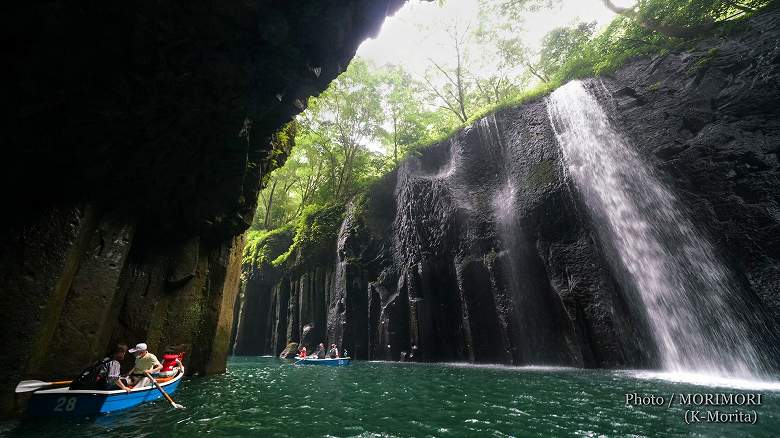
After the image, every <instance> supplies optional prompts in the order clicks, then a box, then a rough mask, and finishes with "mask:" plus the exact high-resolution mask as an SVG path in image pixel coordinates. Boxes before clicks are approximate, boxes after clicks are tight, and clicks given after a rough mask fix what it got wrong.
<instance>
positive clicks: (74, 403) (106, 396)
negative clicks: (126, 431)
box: [27, 370, 184, 417]
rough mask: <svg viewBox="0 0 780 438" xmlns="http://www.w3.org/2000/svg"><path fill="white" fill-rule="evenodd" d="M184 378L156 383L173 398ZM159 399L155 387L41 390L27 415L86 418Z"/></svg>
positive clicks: (178, 377)
mask: <svg viewBox="0 0 780 438" xmlns="http://www.w3.org/2000/svg"><path fill="white" fill-rule="evenodd" d="M183 375H184V372H183V371H182V370H179V372H178V373H177V374H175V375H173V376H171V377H162V378H157V379H156V380H157V382H158V383H159V384H160V387H162V388H163V389H164V390H165V392H167V393H168V394H171V393H173V392H174V391H176V388H178V387H179V383H180V382H181V379H182V376H183ZM159 398H162V393H160V391H159V390H158V389H157V387H155V386H154V385H152V386H145V387H143V388H133V389H132V390H130V392H129V393H128V392H125V391H124V390H123V389H118V390H112V391H101V390H95V389H70V388H55V389H39V390H37V391H35V392H33V393H32V396H31V398H30V401H29V402H28V404H27V415H29V416H34V417H39V416H64V417H83V416H92V415H99V414H108V413H111V412H116V411H121V410H123V409H129V408H132V407H134V406H138V405H140V404H141V403H146V402H149V401H152V400H157V399H159Z"/></svg>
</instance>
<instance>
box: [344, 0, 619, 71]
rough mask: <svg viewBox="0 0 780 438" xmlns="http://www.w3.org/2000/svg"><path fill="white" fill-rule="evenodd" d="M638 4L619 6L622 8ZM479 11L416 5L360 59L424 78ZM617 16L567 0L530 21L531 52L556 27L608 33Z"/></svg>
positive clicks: (452, 4)
mask: <svg viewBox="0 0 780 438" xmlns="http://www.w3.org/2000/svg"><path fill="white" fill-rule="evenodd" d="M632 3H633V1H632V0H617V1H615V4H617V5H620V6H626V5H630V4H632ZM478 10H479V7H478V1H477V0H446V1H445V3H444V5H443V6H438V5H437V4H436V2H424V1H420V0H411V1H409V2H408V3H407V4H406V5H405V6H404V7H403V8H402V9H401V10H400V11H398V12H397V13H396V14H395V15H394V16H392V17H388V18H387V19H386V20H385V23H384V24H383V25H382V29H381V31H380V33H379V35H377V37H376V38H374V39H369V40H366V41H365V42H363V44H362V45H361V46H360V48H359V49H358V52H357V55H358V56H360V57H362V58H365V59H369V60H371V61H373V62H374V63H375V64H376V65H384V64H388V63H389V64H401V65H403V66H405V67H406V69H407V71H409V72H410V73H412V74H413V75H417V76H421V75H423V74H424V73H425V70H426V68H427V67H428V66H429V65H430V61H429V60H428V58H429V57H430V58H433V59H436V55H437V54H438V53H442V52H449V51H451V49H449V47H450V46H449V45H448V42H449V36H448V35H447V33H446V32H445V30H444V28H446V27H447V26H449V25H451V23H453V22H455V21H457V22H458V24H459V26H467V25H468V24H469V23H474V26H476V17H477V11H478ZM614 16H615V15H614V13H612V12H611V11H609V10H608V9H607V8H606V7H604V4H603V3H602V0H563V1H562V5H561V7H560V8H555V9H553V10H544V11H539V12H535V13H529V14H528V15H526V20H525V24H524V28H525V33H524V36H525V38H524V41H525V43H526V44H527V45H528V46H529V47H531V48H538V46H539V44H540V42H541V40H542V38H543V37H544V35H545V34H546V33H547V32H549V31H550V30H552V29H554V28H556V27H561V26H566V25H570V24H573V23H575V22H577V21H581V22H591V21H596V22H597V26H598V27H599V28H603V27H604V26H606V25H607V24H609V22H610V21H612V19H613V18H614Z"/></svg>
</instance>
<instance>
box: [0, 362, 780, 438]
mask: <svg viewBox="0 0 780 438" xmlns="http://www.w3.org/2000/svg"><path fill="white" fill-rule="evenodd" d="M769 386H770V387H771V388H772V390H769V389H767V385H764V386H761V385H759V386H758V387H756V388H753V389H750V390H736V389H728V388H718V387H708V386H699V385H691V384H682V383H671V382H668V381H663V380H656V379H650V378H637V377H636V376H635V375H634V373H631V372H627V371H604V370H600V371H591V370H574V369H557V368H509V367H500V366H465V365H455V364H452V365H447V364H401V363H380V362H355V363H353V365H350V366H348V367H338V368H331V367H314V366H307V367H300V366H293V365H291V363H290V362H286V361H281V360H278V359H274V358H257V357H252V358H233V359H231V361H230V362H229V364H228V373H227V374H225V375H220V376H209V377H202V378H198V377H195V378H191V379H189V380H186V381H184V382H183V384H182V387H181V388H180V389H179V391H177V392H176V393H175V394H174V398H175V399H176V401H177V402H179V403H181V404H183V405H184V406H186V409H185V410H174V409H172V408H170V406H169V405H168V404H167V403H164V402H163V401H156V402H154V403H150V404H148V405H145V406H141V407H138V408H136V409H133V410H130V411H127V412H124V413H120V414H116V415H108V416H103V417H99V418H96V419H36V420H22V421H13V422H6V423H3V424H2V425H0V434H2V435H5V436H17V437H22V436H24V437H27V436H36V437H47V436H52V437H53V436H56V437H77V436H98V435H100V436H114V437H145V436H187V435H189V436H195V435H201V434H203V435H205V434H208V435H210V436H215V437H235V436H260V437H286V436H292V437H299V436H300V437H304V436H305V437H313V436H328V437H354V436H358V437H373V436H401V437H426V436H435V437H439V436H441V437H472V436H496V437H500V436H521V437H527V436H607V437H613V436H648V437H655V436H759V437H760V436H766V437H770V436H778V434H779V433H780V392H778V390H779V389H780V386H779V385H777V384H775V385H769ZM762 387H763V389H762ZM627 393H638V394H646V395H653V396H656V397H665V402H668V399H669V396H670V395H671V394H673V393H674V394H680V393H701V394H707V393H710V394H713V393H720V394H722V393H750V394H761V395H762V398H761V402H762V405H761V406H744V407H742V408H741V410H742V411H745V412H748V411H750V412H752V411H753V410H755V411H756V413H757V415H758V421H757V423H756V424H755V425H754V424H713V423H698V424H692V425H688V424H686V423H685V420H684V418H683V417H684V415H685V411H686V410H687V409H696V410H701V411H707V410H710V411H715V410H720V411H722V412H734V411H735V410H736V409H738V408H737V407H728V406H725V407H720V408H718V407H710V408H705V407H702V408H692V407H686V406H680V405H679V400H678V399H677V398H675V400H674V402H673V404H672V406H671V408H669V407H667V406H666V405H664V406H633V407H631V406H629V407H627V406H626V404H625V394H627Z"/></svg>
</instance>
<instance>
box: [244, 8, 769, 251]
mask: <svg viewBox="0 0 780 438" xmlns="http://www.w3.org/2000/svg"><path fill="white" fill-rule="evenodd" d="M480 4H481V12H480V22H479V25H478V26H476V27H475V28H473V29H470V28H469V26H465V27H458V26H457V23H455V24H454V25H453V26H452V27H451V29H449V28H448V33H449V34H450V36H451V37H452V44H451V47H446V48H444V50H443V52H442V53H445V52H446V53H447V54H448V56H450V57H451V59H450V60H449V61H447V60H440V61H433V60H432V59H431V60H430V61H431V63H432V65H431V68H430V69H429V71H428V74H426V75H425V77H419V78H417V77H413V76H412V75H411V74H409V73H408V72H407V71H406V70H405V69H404V68H403V67H401V66H385V67H381V68H377V67H376V66H373V65H371V64H370V63H368V62H366V61H364V60H361V59H355V60H353V61H352V63H351V64H350V66H349V68H348V69H347V71H346V72H344V73H343V74H342V75H341V76H339V77H338V78H337V79H336V80H335V81H333V83H332V84H331V86H330V87H329V88H328V89H327V90H326V91H324V92H323V93H322V94H321V95H320V96H318V97H316V98H312V99H311V100H310V101H309V105H308V109H307V111H305V112H304V113H302V114H301V115H300V116H299V117H298V118H297V120H296V122H295V123H291V124H289V125H286V126H285V127H284V128H283V129H282V130H280V132H279V133H277V134H276V135H275V136H274V138H273V139H272V143H273V146H274V147H273V150H272V152H271V155H270V156H269V157H267V159H266V160H265V162H264V165H265V166H266V167H267V168H266V169H265V170H267V169H274V168H277V167H279V168H278V169H277V170H275V171H274V172H273V173H272V174H270V173H269V172H264V173H265V175H264V181H263V184H264V186H266V188H265V189H264V190H263V191H262V192H261V194H260V197H259V198H260V199H259V200H258V208H257V212H256V215H255V221H254V223H253V225H252V230H253V231H252V232H251V233H250V234H249V235H248V243H247V248H246V251H245V253H244V256H245V262H247V263H251V264H253V265H255V266H257V265H258V264H264V263H271V264H272V265H273V266H281V265H283V264H289V263H288V260H290V258H291V256H293V255H294V257H293V258H294V259H295V260H296V261H298V260H301V259H305V257H307V256H308V254H307V253H308V252H310V251H314V250H316V249H317V248H319V247H322V248H325V247H330V246H331V245H332V242H333V241H334V239H335V238H336V235H337V233H338V229H339V226H340V223H341V221H342V217H343V214H344V205H346V204H347V203H348V202H349V200H350V199H353V198H355V196H356V195H358V194H360V193H363V192H365V191H366V189H367V188H368V187H370V186H371V184H373V182H374V181H376V180H377V179H378V178H380V177H381V176H382V175H384V174H386V173H387V172H389V171H391V170H392V169H394V168H395V167H396V165H397V164H398V162H399V161H401V160H403V159H404V158H405V157H407V156H410V155H416V154H419V153H420V151H421V150H422V149H424V148H425V147H428V146H429V145H432V144H436V143H439V142H441V141H444V140H446V139H448V138H450V137H451V136H452V135H454V134H455V133H457V132H458V131H460V130H461V129H463V127H464V126H467V125H469V124H471V123H473V122H475V121H476V120H478V119H480V118H482V117H485V116H487V115H488V114H490V113H493V112H496V111H498V110H501V109H504V108H507V107H513V106H517V105H520V104H522V103H526V102H529V101H532V100H535V99H539V98H541V97H543V96H545V95H547V94H549V93H550V92H552V91H553V90H555V89H556V88H557V87H559V86H561V85H562V84H564V83H565V82H567V81H569V80H572V79H578V78H584V77H589V76H595V75H600V74H604V73H609V72H612V71H614V70H615V69H617V68H619V67H620V66H621V65H623V64H624V63H625V62H626V61H627V60H628V59H631V58H634V57H637V56H643V55H658V54H661V55H663V54H665V53H667V52H669V51H677V50H681V49H685V48H686V47H689V46H691V45H692V44H694V43H695V42H696V41H698V40H697V38H701V37H709V36H711V35H712V33H713V32H727V31H730V30H732V29H734V28H735V27H736V26H739V21H740V19H742V18H744V17H747V16H750V15H752V14H754V13H756V12H757V11H759V10H761V9H762V8H765V7H769V6H772V7H775V6H776V5H777V2H773V1H771V0H680V1H673V0H639V1H638V3H637V6H636V7H635V8H633V9H629V10H623V11H622V13H621V15H617V16H616V18H615V19H614V20H613V22H612V23H611V24H610V25H609V26H608V27H606V28H605V29H604V30H602V31H601V32H599V33H596V31H595V25H594V24H593V23H574V24H572V25H570V26H565V27H560V28H557V29H554V30H552V31H551V32H550V33H548V34H547V35H546V36H545V37H544V39H543V41H542V45H541V48H540V49H538V50H531V49H529V48H528V46H527V45H526V42H525V41H523V40H522V39H521V38H520V37H519V36H518V35H522V34H523V32H522V31H523V25H524V23H523V18H524V15H525V14H526V13H527V11H531V10H536V9H539V8H550V7H567V5H566V3H564V2H561V1H560V0H481V2H480ZM439 25H440V24H439ZM681 30H682V31H681ZM694 30H695V31H696V32H693V31H694ZM683 31H684V32H683ZM674 34H676V35H678V37H676V36H670V35H674ZM682 34H685V35H689V34H690V35H693V36H692V37H686V38H680V37H679V35H682ZM475 47H476V48H478V49H479V50H480V51H484V53H481V54H480V55H481V56H482V58H483V59H482V61H483V62H484V61H485V59H487V60H489V62H491V63H492V64H491V66H492V67H494V68H493V69H492V70H491V71H492V73H490V74H485V75H484V76H479V75H476V74H474V73H473V72H474V71H478V70H480V68H479V67H481V66H480V65H479V62H478V60H475V59H474V58H473V57H472V55H473V53H470V50H472V51H476V50H474V48H475ZM469 48H471V49H469ZM483 49H484V50H483ZM485 53H489V55H488V56H486V55H485ZM717 56H718V53H717V51H715V50H713V51H711V52H710V53H708V54H707V55H706V56H704V57H702V58H701V59H699V60H698V61H696V62H695V63H694V65H693V66H692V67H691V70H690V73H691V74H695V73H697V72H698V71H700V70H701V69H703V68H706V67H707V65H709V63H711V62H712V60H713V59H715V58H716V57H717ZM661 86H662V84H661V83H658V84H656V85H653V86H651V87H650V88H651V89H658V88H660V87H661ZM293 144H294V145H295V147H294V148H292V146H293ZM291 148H292V152H291ZM282 164H284V166H283V167H280V166H282ZM269 175H270V176H269ZM552 177H553V168H552V164H551V163H547V162H542V163H540V164H539V166H537V168H536V169H535V170H534V171H533V172H532V174H531V175H530V180H531V182H532V183H533V184H536V185H544V184H547V183H548V182H549V181H550V180H551V178H552ZM358 207H359V206H358ZM355 214H359V212H358V213H355ZM271 229H273V230H274V231H271V232H268V231H261V230H271ZM285 236H286V238H287V239H289V240H288V241H291V242H292V243H291V244H289V245H287V246H286V247H284V245H283V244H281V243H280V242H282V240H283V239H282V237H285ZM280 247H282V248H281V249H280ZM304 249H305V250H304ZM315 252H316V251H315Z"/></svg>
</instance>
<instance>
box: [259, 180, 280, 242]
mask: <svg viewBox="0 0 780 438" xmlns="http://www.w3.org/2000/svg"><path fill="white" fill-rule="evenodd" d="M277 183H279V180H277V179H274V183H273V184H272V185H271V193H269V194H268V205H266V206H265V219H264V220H263V228H265V229H266V230H268V229H270V223H269V222H270V221H271V207H272V206H273V202H274V191H275V190H276V184H277Z"/></svg>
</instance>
